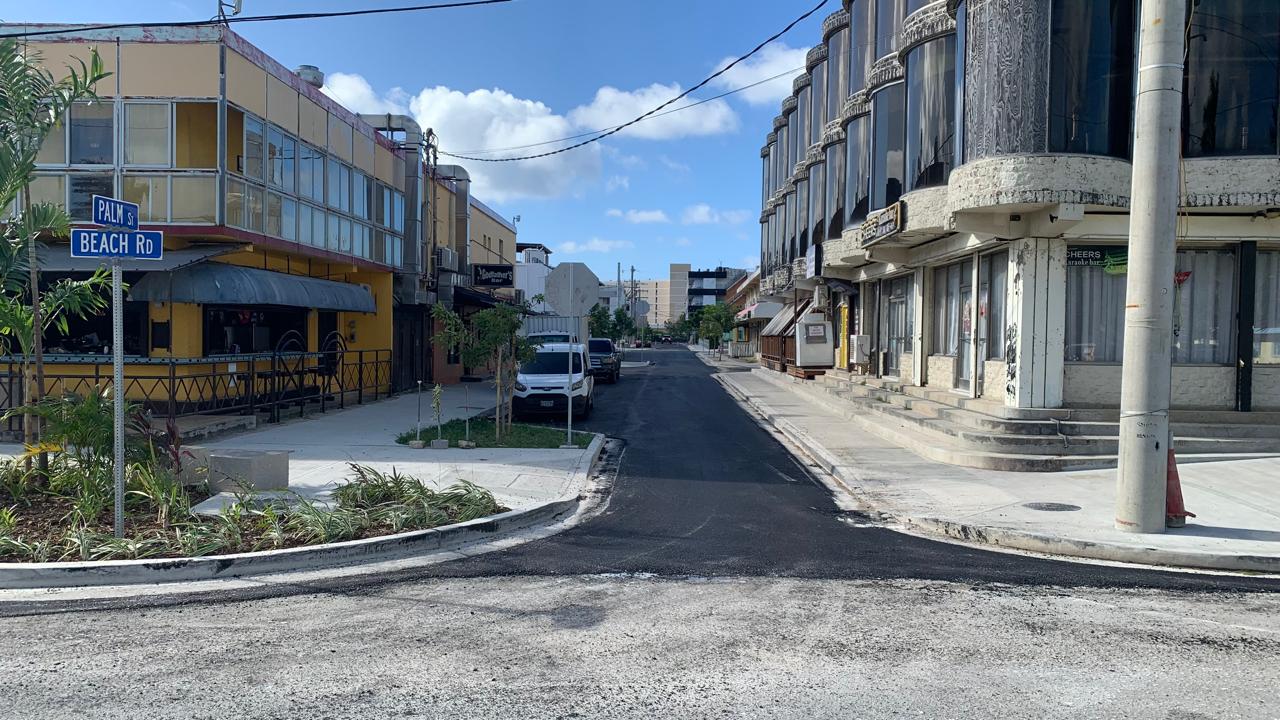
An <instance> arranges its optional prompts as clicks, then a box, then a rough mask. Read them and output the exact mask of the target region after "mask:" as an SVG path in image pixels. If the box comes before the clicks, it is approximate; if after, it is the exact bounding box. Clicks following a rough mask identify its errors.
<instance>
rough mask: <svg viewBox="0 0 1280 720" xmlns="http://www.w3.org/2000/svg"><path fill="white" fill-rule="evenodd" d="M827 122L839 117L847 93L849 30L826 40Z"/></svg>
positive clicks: (838, 32)
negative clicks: (827, 75) (828, 76)
mask: <svg viewBox="0 0 1280 720" xmlns="http://www.w3.org/2000/svg"><path fill="white" fill-rule="evenodd" d="M827 73H828V74H829V75H830V76H831V77H830V78H828V79H827V116H826V119H827V122H831V121H832V120H835V119H836V118H838V117H840V111H841V110H842V109H844V99H845V97H847V93H848V91H849V28H844V29H843V30H839V31H837V32H836V33H834V34H833V35H832V36H831V37H830V38H828V39H827Z"/></svg>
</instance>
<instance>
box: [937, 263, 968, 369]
mask: <svg viewBox="0 0 1280 720" xmlns="http://www.w3.org/2000/svg"><path fill="white" fill-rule="evenodd" d="M972 273H973V261H972V260H965V261H963V262H958V263H954V264H951V265H947V266H944V267H940V268H936V269H935V270H934V271H933V354H934V355H950V356H953V357H954V356H955V355H958V354H959V353H960V338H961V329H962V327H966V326H968V325H969V322H970V318H969V317H968V315H969V307H967V300H968V297H969V294H968V292H967V291H962V286H965V287H968V286H969V285H970V282H971V280H972Z"/></svg>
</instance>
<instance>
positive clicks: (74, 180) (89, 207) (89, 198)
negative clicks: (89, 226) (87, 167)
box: [67, 173, 115, 222]
mask: <svg viewBox="0 0 1280 720" xmlns="http://www.w3.org/2000/svg"><path fill="white" fill-rule="evenodd" d="M67 178H68V184H69V185H70V188H71V194H70V195H71V197H70V199H69V200H68V202H67V212H68V214H70V215H71V219H72V220H77V221H81V222H88V221H90V220H92V219H93V196H94V195H103V196H105V197H115V181H114V180H113V179H112V177H111V176H110V175H84V174H74V173H73V174H71V175H68V176H67Z"/></svg>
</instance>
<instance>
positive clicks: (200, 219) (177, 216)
mask: <svg viewBox="0 0 1280 720" xmlns="http://www.w3.org/2000/svg"><path fill="white" fill-rule="evenodd" d="M170 183H171V184H170V188H171V190H172V192H171V196H170V209H169V214H170V220H171V221H172V222H175V223H213V222H216V219H217V209H216V206H217V187H218V185H217V182H216V181H215V180H214V178H213V177H212V176H208V175H206V176H191V177H184V176H178V175H175V176H173V178H172V179H171V180H170Z"/></svg>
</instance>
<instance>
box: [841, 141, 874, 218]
mask: <svg viewBox="0 0 1280 720" xmlns="http://www.w3.org/2000/svg"><path fill="white" fill-rule="evenodd" d="M869 118H870V116H869V115H863V116H861V117H856V118H854V119H853V120H850V121H849V124H848V125H845V126H844V148H845V154H844V166H845V175H846V177H848V181H847V182H846V184H845V197H844V210H845V225H847V226H850V227H852V226H853V225H855V224H857V223H860V222H862V221H863V220H865V219H866V218H867V211H868V210H870V209H871V152H870V151H871V132H870V129H871V128H870V119H869Z"/></svg>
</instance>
